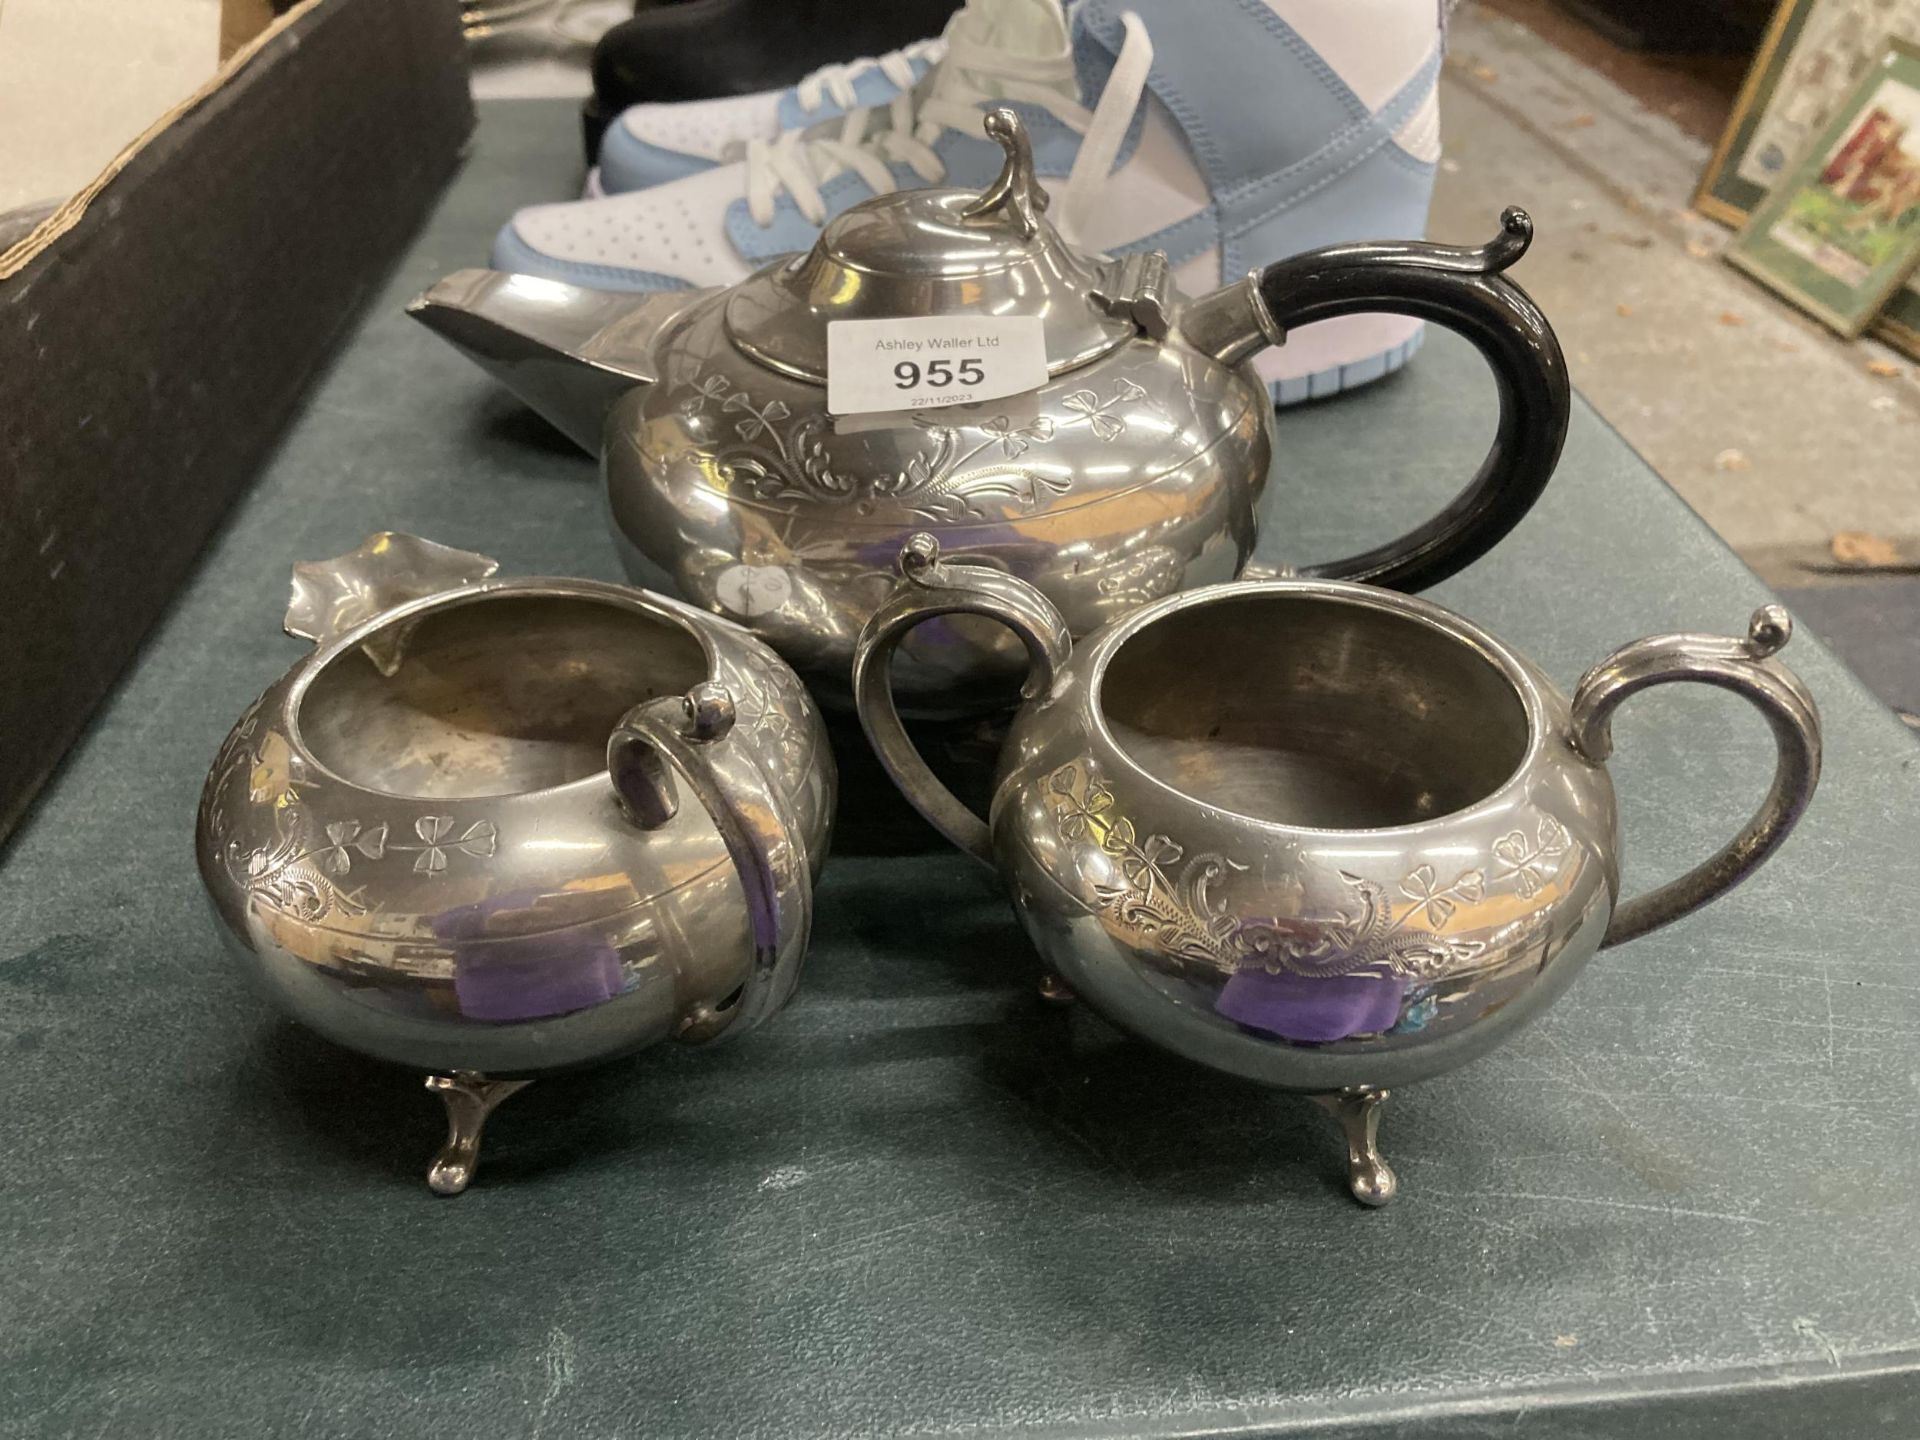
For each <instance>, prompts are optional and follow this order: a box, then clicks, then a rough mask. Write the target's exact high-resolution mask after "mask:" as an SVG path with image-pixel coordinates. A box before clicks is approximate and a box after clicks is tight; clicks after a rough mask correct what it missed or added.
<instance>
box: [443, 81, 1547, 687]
mask: <svg viewBox="0 0 1920 1440" xmlns="http://www.w3.org/2000/svg"><path fill="white" fill-rule="evenodd" d="M984 123H985V128H986V131H987V133H988V134H989V135H990V136H992V137H993V138H994V139H996V140H997V141H998V142H999V143H1000V144H1001V146H1002V147H1003V148H1004V149H1005V151H1006V160H1005V165H1004V168H1003V170H1002V171H1001V173H1000V176H999V178H998V179H997V180H996V181H994V182H993V183H992V184H991V185H990V186H989V187H988V188H987V189H986V190H985V191H984V192H982V193H979V194H973V193H970V192H967V191H962V190H954V189H923V190H909V191H901V192H897V193H893V194H887V195H881V196H876V197H874V198H872V199H870V200H867V201H865V202H864V203H862V204H860V205H857V206H854V207H853V208H851V209H849V210H847V211H846V212H845V213H843V214H841V215H840V216H838V217H837V218H835V219H834V220H833V221H831V222H830V223H829V224H828V225H827V227H826V229H825V230H824V231H823V233H822V234H821V236H820V238H819V240H818V242H817V243H816V244H815V245H814V247H813V248H812V250H810V251H809V252H807V253H805V254H802V255H796V256H793V257H791V258H784V259H780V260H776V261H774V262H773V263H771V264H769V265H767V266H766V267H764V268H763V269H761V270H760V271H758V272H757V273H755V274H754V275H752V276H750V277H749V278H747V279H746V280H743V281H741V282H740V283H739V284H738V285H735V286H733V287H731V288H725V289H708V290H690V291H677V292H670V293H665V294H651V295H632V294H607V293H603V292H598V291H593V290H587V289H582V288H579V287H576V286H571V285H566V284H563V283H560V282H556V281H553V280H548V279H543V278H536V277H532V276H524V275H509V274H502V273H498V272H494V271H487V270H466V271H461V272H459V273H457V274H455V275H452V276H450V277H448V278H447V279H445V280H442V281H441V282H440V283H438V284H437V285H435V286H434V287H433V288H432V289H430V290H428V291H427V292H426V293H425V294H424V295H423V296H421V297H420V298H419V299H417V300H416V301H415V302H414V303H413V304H412V305H411V306H410V307H409V310H410V313H411V314H413V315H414V316H415V317H416V318H417V319H419V320H421V321H423V322H424V323H426V324H427V325H429V326H430V327H432V328H433V329H434V330H436V331H438V332H439V333H440V334H441V335H443V336H445V337H446V338H447V339H448V340H450V341H452V342H453V343H454V344H455V345H456V346H458V347H459V348H460V349H462V350H464V351H465V352H466V353H467V354H468V355H469V356H471V357H472V358H473V359H475V360H476V361H477V362H478V363H480V364H481V365H482V366H484V367H485V368H486V369H488V370H489V371H491V372H492V373H493V374H495V375H497V376H498V377H499V378H500V379H501V380H503V381H504V382H505V383H506V384H507V385H508V386H509V387H510V388H511V389H512V390H514V391H515V392H516V393H518V394H519V395H520V396H521V397H522V398H523V399H525V400H526V401H527V403H528V404H530V405H531V406H533V408H534V409H536V410H538V411H539V412H540V413H542V414H543V415H545V416H546V417H547V418H548V419H550V420H551V421H552V422H553V423H554V424H555V425H557V426H558V427H559V428H560V429H561V430H563V431H564V432H566V434H568V435H569V436H571V437H572V438H573V439H574V440H575V441H577V442H578V443H579V444H580V445H582V446H583V447H585V448H587V449H589V450H594V449H602V448H603V455H604V469H605V478H606V485H607V498H608V502H609V509H610V514H611V518H612V528H613V533H614V536H615V539H616V541H617V543H618V545H619V548H620V551H621V555H622V557H623V559H624V561H625V563H626V566H627V570H628V573H629V575H630V576H631V578H633V579H634V580H635V581H636V582H637V583H643V584H647V585H651V586H654V587H655V588H661V589H666V590H668V591H669V592H672V593H677V594H679V595H681V596H683V597H685V598H686V599H688V600H690V601H691V602H693V603H694V604H696V605H698V606H699V607H700V608H701V609H703V610H708V611H711V612H713V613H715V614H719V615H725V616H727V617H728V618H730V619H733V620H737V621H739V622H740V623H741V624H743V625H746V626H747V627H748V628H749V629H751V630H752V631H753V632H754V633H755V634H757V635H758V636H760V638H761V639H763V640H765V641H766V642H767V643H768V644H770V645H771V646H773V648H774V649H775V650H777V651H779V652H780V653H781V654H782V655H783V656H785V657H786V659H787V660H788V661H789V662H790V663H791V664H793V665H794V666H795V668H796V669H797V670H798V671H799V672H800V674H801V675H802V677H803V678H805V679H806V680H807V681H808V683H809V684H810V685H812V686H813V687H814V689H815V693H816V694H819V695H820V696H821V697H822V698H823V699H824V700H827V701H829V702H834V701H844V700H845V699H846V698H847V675H848V672H849V668H850V666H851V663H852V659H853V649H854V644H855V641H856V639H857V637H858V635H859V633H860V628H861V626H862V625H863V624H864V623H865V621H866V620H867V618H868V617H869V616H870V615H871V614H872V613H873V612H874V610H875V609H876V608H877V607H878V606H879V605H880V604H881V603H882V602H883V601H884V600H885V598H886V596H887V594H888V592H889V591H890V589H891V586H892V583H893V575H892V562H893V557H894V555H895V554H896V553H897V552H898V550H899V548H900V544H901V542H902V541H903V540H904V539H905V538H906V537H907V536H908V535H909V534H911V533H914V532H916V531H921V530H925V531H929V532H931V533H933V534H935V535H937V536H938V537H939V539H940V541H941V543H942V545H944V546H945V547H946V548H947V550H948V551H949V552H950V553H953V554H959V555H965V556H967V557H968V558H969V559H971V560H972V561H974V562H976V563H980V564H988V565H993V566H995V567H997V568H1000V569H1003V570H1005V571H1007V572H1008V573H1010V574H1013V575H1016V576H1019V577H1020V578H1021V579H1023V580H1025V581H1027V582H1029V583H1031V584H1033V585H1036V586H1038V587H1039V588H1040V590H1041V591H1042V592H1043V593H1044V594H1045V595H1046V596H1047V598H1048V599H1049V600H1050V601H1051V602H1052V603H1053V605H1054V606H1055V608H1056V609H1058V610H1059V612H1060V613H1061V614H1063V615H1064V616H1065V617H1066V620H1067V624H1068V627H1069V629H1070V630H1071V632H1072V633H1073V634H1075V635H1084V634H1087V633H1090V632H1091V631H1092V630H1094V629H1096V628H1098V627H1099V626H1100V625H1102V624H1104V623H1106V622H1107V621H1110V620H1113V619H1115V618H1117V617H1118V616H1120V615H1122V614H1125V613H1126V612H1127V611H1128V610H1130V609H1132V608H1134V607H1135V606H1137V605H1140V604H1143V603H1145V602H1147V601H1149V600H1153V599H1157V598H1159V597H1161V596H1163V595H1167V594H1171V593H1174V592H1176V591H1179V590H1184V589H1188V588H1191V587H1192V586H1195V585H1200V584H1206V583H1210V582H1216V581H1225V580H1231V579H1233V578H1234V577H1235V576H1237V575H1239V574H1240V573H1241V571H1242V570H1243V569H1244V567H1245V566H1246V565H1247V562H1248V560H1249V557H1250V556H1251V555H1252V552H1253V547H1254V540H1255V531H1256V523H1257V513H1258V501H1259V499H1260V495H1261V491H1262V488H1263V487H1264V485H1265V483H1266V477H1267V472H1268V466H1269V461H1270V459H1271V457H1272V453H1273V449H1274V440H1275V436H1274V420H1273V406H1272V404H1271V402H1270V400H1269V398H1268V394H1267V391H1266V387H1265V385H1264V384H1263V383H1262V382H1261V381H1260V379H1259V377H1258V376H1257V375H1256V374H1255V373H1254V370H1253V368H1252V366H1251V365H1249V364H1248V363H1246V362H1248V361H1249V359H1250V358H1251V357H1252V356H1253V355H1254V354H1255V353H1256V352H1258V351H1260V350H1262V349H1263V348H1265V347H1266V346H1269V345H1280V344H1284V343H1285V341H1286V336H1287V331H1288V330H1289V329H1290V328H1292V327H1295V326H1299V325H1306V324H1309V323H1311V322H1313V321H1317V320H1326V319H1331V318H1334V317H1336V316H1342V315H1349V314H1355V313H1360V312H1367V311H1397V312H1401V313H1405V314H1409V315H1416V316H1421V317H1423V318H1426V319H1429V320H1433V321H1436V322H1438V323H1440V324H1443V325H1446V326H1449V327H1452V328H1454V329H1457V330H1459V331H1460V332H1461V333H1463V334H1464V335H1466V336H1467V337H1468V338H1469V339H1471V340H1472V341H1473V343H1474V344H1475V345H1476V346H1478V347H1479V349H1480V351H1481V352H1482V353H1483V354H1484V355H1485V357H1486V358H1487V360H1488V362H1489V363H1490V365H1491V367H1492V370H1493V374H1494V377H1495V380H1496V381H1497V383H1498V388H1499V393H1500V418H1499V428H1498V433H1497V436H1496V438H1495V440H1494V442H1493V446H1492V449H1491V450H1490V452H1489V453H1488V455H1487V457H1486V460H1485V462H1484V463H1483V464H1482V465H1481V467H1480V469H1479V472H1478V473H1477V474H1476V475H1475V477H1474V478H1473V480H1472V481H1471V482H1470V483H1469V484H1468V485H1467V487H1466V489H1465V490H1464V491H1463V492H1462V493H1461V494H1460V495H1459V497H1458V498H1457V499H1455V500H1454V501H1453V503H1452V504H1451V505H1449V506H1448V507H1447V508H1446V509H1445V510H1444V511H1443V512H1442V513H1441V514H1440V515H1438V516H1437V517H1434V518H1432V519H1430V520H1428V521H1426V522H1425V523H1424V524H1421V525H1420V526H1418V527H1417V528H1415V529H1414V530H1412V531H1411V532H1409V533H1408V534H1405V535H1403V536H1401V537H1400V538H1398V539H1396V540H1393V541H1390V542H1388V543H1386V544H1384V545H1381V546H1379V547H1377V548H1375V549H1372V550H1369V551H1367V552H1366V553H1364V554H1360V555H1353V556H1349V557H1347V558H1345V559H1342V560H1334V561H1329V562H1327V563H1324V564H1318V565H1313V566H1309V567H1306V568H1305V569H1303V570H1302V571H1301V572H1300V573H1302V574H1308V575H1316V576H1324V577H1327V578H1338V579H1349V580H1364V581H1370V582H1372V583H1374V584H1378V585H1385V586H1392V587H1395V588H1402V589H1418V588H1422V587H1424V586H1427V585H1431V584H1433V583H1435V582H1437V581H1439V580H1441V579H1443V578H1445V577H1446V576H1447V575H1450V574H1452V573H1453V572H1454V571H1455V570H1458V569H1459V568H1461V567H1462V566H1464V565H1467V564H1469V563H1471V562H1472V561H1473V560H1475V559H1476V558H1478V557H1479V556H1480V555H1482V554H1484V553H1485V552H1486V551H1487V550H1488V549H1489V548H1490V547H1491V546H1493V545H1494V544H1495V543H1497V542H1498V541H1499V540H1500V538H1501V537H1502V536H1504V535H1505V534H1506V533H1507V531H1508V530H1510V529H1511V528H1512V527H1513V526H1514V524H1516V523H1517V522H1518V521H1519V519H1520V518H1521V517H1522V516H1523V515H1524V514H1525V513H1526V511H1527V509H1528V507H1529V506H1531V505H1532V503H1533V501H1534V499H1535V498H1536V497H1537V496H1538V495H1539V494H1540V491H1541V489H1542V487H1543V486H1544V485H1545V484H1546V482H1547V479H1548V476H1549V475H1550V474H1551V472H1552V470H1553V466H1554V463H1555V461H1556V460H1557V458H1558V456H1559V453H1560V446H1561V442H1562V440H1563V439H1564V438H1565V434H1566V428H1567V418H1568V410H1569V399H1568V394H1569V392H1568V387H1567V377H1566V366H1565V362H1564V360H1563V358H1562V356H1561V353H1560V347H1559V345H1558V343H1557V342H1556V340H1555V338H1554V335H1553V331H1552V328H1551V327H1550V326H1549V325H1548V324H1547V321H1546V319H1545V318H1544V317H1543V316H1542V315H1541V313H1540V311H1539V310H1538V308H1537V307H1536V306H1535V305H1534V304H1533V302H1532V301H1531V300H1530V299H1529V298H1528V297H1527V296H1526V294H1525V293H1524V292H1523V291H1521V290H1520V289H1519V288H1518V287H1517V286H1515V285H1514V284H1513V283H1512V282H1511V281H1509V280H1508V279H1506V278H1505V276H1504V275H1503V274H1502V272H1503V271H1504V270H1505V269H1506V268H1507V267H1508V266H1509V265H1511V264H1512V263H1513V262H1514V261H1515V260H1517V259H1518V258H1519V257H1520V256H1521V255H1522V254H1523V253H1525V251H1526V248H1527V245H1528V243H1529V240H1530V237H1531V235H1532V225H1531V222H1530V221H1529V220H1528V218H1527V216H1526V215H1525V213H1524V212H1522V211H1519V210H1508V211H1507V212H1506V214H1505V215H1504V217H1503V219H1502V230H1501V233H1500V235H1499V236H1498V237H1497V238H1496V239H1495V240H1494V241H1493V242H1492V243H1491V244H1489V245H1487V246H1485V247H1484V248H1482V249H1459V248H1454V247H1448V246H1443V245H1432V244H1427V243H1424V242H1418V241H1404V242H1394V243H1368V244H1348V245H1336V246H1333V247H1331V248H1328V249H1324V250H1316V251H1313V252H1311V253H1308V254H1304V255H1299V256H1295V257H1293V258H1291V259H1287V260H1281V261H1278V262H1276V263H1274V264H1272V265H1268V266H1267V267H1265V268H1264V269H1262V270H1259V271H1256V272H1255V273H1254V274H1252V275H1250V276H1248V277H1247V278H1245V279H1243V280H1241V281H1239V282H1237V283H1235V284H1232V285H1228V286H1226V287H1225V288H1224V289H1221V290H1218V291H1216V292H1214V293H1213V294H1210V295H1205V296H1202V297H1200V298H1198V299H1188V298H1187V297H1185V296H1183V295H1181V294H1180V292H1179V291H1178V290H1177V289H1176V288H1175V287H1174V285H1173V283H1172V281H1171V279H1170V278H1169V266H1168V262H1167V258H1166V256H1165V255H1164V254H1162V253H1159V252H1157V251H1156V252H1148V253H1142V254H1129V255H1123V256H1118V257H1108V256H1101V255H1089V254H1085V253H1082V252H1081V251H1079V250H1077V249H1075V248H1074V247H1073V246H1071V245H1069V244H1068V243H1067V242H1066V241H1065V240H1063V239H1062V238H1061V236H1060V234H1059V233H1058V232H1057V231H1056V230H1055V229H1054V227H1053V226H1052V225H1051V224H1050V223H1049V222H1048V221H1047V220H1046V218H1045V215H1044V211H1045V210H1046V207H1047V192H1046V191H1045V190H1044V189H1043V188H1042V187H1041V185H1040V183H1039V182H1038V180H1037V179H1036V178H1035V175H1034V169H1033V159H1032V155H1031V153H1030V150H1029V147H1028V143H1027V138H1026V135H1025V132H1024V131H1023V129H1022V127H1021V121H1020V119H1019V116H1018V115H1017V114H1016V113H1015V112H1014V111H1013V110H1011V109H1002V110H998V111H995V112H993V113H991V114H989V115H988V116H986V117H985V122H984ZM959 314H977V315H988V316H1024V317H1034V318H1037V319H1038V320H1039V322H1040V324H1041V328H1042V333H1043V334H1044V337H1045V362H1046V363H1045V371H1046V376H1047V379H1046V383H1045V384H1044V385H1043V386H1042V387H1041V388H1039V389H1038V390H1036V391H1031V392H1027V393H1025V394H1022V395H1019V396H1014V397H1009V398H1007V399H1004V400H997V401H991V402H988V403H984V404H980V405H975V406H970V407H951V406H950V407H943V408H935V409H927V410H919V411H913V412H911V413H907V412H898V411H896V412H891V413H885V414H882V415H879V416H875V415H867V414H863V415H838V416H836V415H834V414H831V413H829V410H828V408H827V396H828V390H827V385H826V380H827V369H828V366H827V353H828V334H829V327H831V326H832V325H833V324H835V323H836V322H840V321H847V320H863V319H865V320H870V319H875V318H885V317H900V316H924V315H959ZM1283 473H1284V472H1283ZM1019 668H1020V656H1019V647H1018V646H1017V645H1016V644H1015V643H1014V642H1013V641H1012V640H1011V639H1010V637H1008V636H1007V635H1005V634H1004V633H1002V632H1001V631H999V630H998V629H997V627H994V626H990V625H981V624H979V623H977V622H974V621H970V620H967V619H964V618H956V619H955V620H954V621H953V622H952V623H950V624H944V625H939V626H929V627H927V628H926V629H925V630H924V631H923V632H921V633H920V634H918V635H916V636H914V637H913V638H911V639H910V640H908V641H907V642H906V643H905V644H904V645H903V646H902V648H901V654H900V657H899V666H898V675H897V682H898V684H899V687H900V703H901V704H903V705H904V706H906V707H907V708H908V709H909V710H910V711H911V712H913V713H915V714H920V715H925V716H930V717H942V716H958V715H967V714H972V713H980V712H984V711H987V710H991V709H994V708H996V707H998V706H1002V705H1005V704H1011V702H1012V699H1013V691H1014V688H1015V685H1016V683H1017V679H1018V675H1019Z"/></svg>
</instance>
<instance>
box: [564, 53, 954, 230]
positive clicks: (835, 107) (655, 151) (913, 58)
mask: <svg viewBox="0 0 1920 1440" xmlns="http://www.w3.org/2000/svg"><path fill="white" fill-rule="evenodd" d="M945 48H946V47H945V46H943V45H942V44H941V42H940V41H939V40H937V39H934V40H921V41H917V42H915V43H914V44H912V45H908V46H906V47H905V48H903V49H900V50H894V51H890V52H889V53H887V54H885V55H880V56H876V57H874V58H872V59H861V60H849V61H847V62H846V63H845V64H843V65H825V66H822V67H821V68H820V69H818V70H816V71H814V72H813V73H812V74H811V75H808V76H807V77H806V78H804V79H803V80H801V81H800V82H799V83H798V84H796V85H790V86H788V87H787V88H786V89H784V90H761V91H759V92H757V93H756V94H752V95H731V96H727V97H725V98H724V99H718V100H687V101H683V102H680V103H678V104H662V105H630V106H628V107H627V108H626V109H625V110H623V111H621V112H620V115H619V118H618V119H616V120H615V121H614V122H613V124H611V125H609V126H608V127H607V133H606V134H605V135H604V136H603V137H602V138H601V141H600V163H599V164H597V165H595V166H594V167H593V169H592V170H590V171H588V172H587V194H589V195H624V194H625V193H626V192H627V191H629V190H644V189H646V188H647V187H648V186H650V185H664V184H666V183H667V182H668V181H669V180H681V179H684V178H685V177H687V176H688V175H698V174H699V173H700V172H701V171H702V170H711V169H712V168H713V167H714V166H716V165H722V164H725V163H726V162H727V161H729V160H738V159H740V158H741V157H743V156H744V155H745V154H746V153H747V142H748V141H750V140H767V141H772V140H777V139H779V138H780V136H781V135H782V134H784V133H785V132H786V131H788V130H804V129H806V128H807V127H808V126H810V125H818V124H820V123H822V122H823V121H827V120H838V119H840V118H842V117H843V116H845V115H846V113H847V112H848V111H849V110H858V109H862V108H867V109H871V108H872V107H874V106H877V105H887V104H890V103H892V101H893V100H894V98H895V97H896V96H898V95H899V94H900V93H901V92H902V91H903V90H911V89H912V88H913V87H914V85H915V84H916V83H917V82H918V81H919V79H920V77H921V76H923V75H925V74H926V73H927V71H929V70H930V69H932V68H933V66H934V65H935V63H936V62H938V60H939V59H940V56H941V55H942V54H943V53H944V52H945Z"/></svg>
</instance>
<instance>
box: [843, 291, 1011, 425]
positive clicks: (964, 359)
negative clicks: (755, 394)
mask: <svg viewBox="0 0 1920 1440" xmlns="http://www.w3.org/2000/svg"><path fill="white" fill-rule="evenodd" d="M1046 383H1047V341H1046V334H1045V327H1044V325H1043V323H1042V321H1041V320H1040V318H1039V317H1038V316H1037V315H928V316H915V317H904V316H903V317H902V318H900V319H897V320H834V321H831V322H829V324H828V325H827V410H828V413H830V414H833V415H865V414H869V413H871V412H873V411H876V410H929V409H932V408H934V407H936V406H941V405H971V404H975V403H977V402H978V401H981V400H997V399H999V398H1000V397H1001V396H1003V395H1018V394H1020V393H1021V392H1022V391H1025V390H1038V389H1039V388H1040V387H1041V386H1043V385H1045V384H1046Z"/></svg>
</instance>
